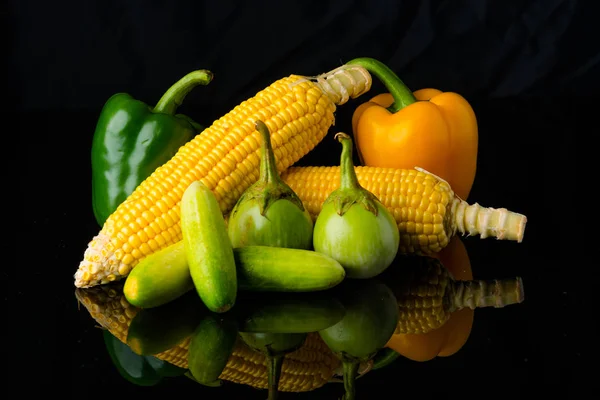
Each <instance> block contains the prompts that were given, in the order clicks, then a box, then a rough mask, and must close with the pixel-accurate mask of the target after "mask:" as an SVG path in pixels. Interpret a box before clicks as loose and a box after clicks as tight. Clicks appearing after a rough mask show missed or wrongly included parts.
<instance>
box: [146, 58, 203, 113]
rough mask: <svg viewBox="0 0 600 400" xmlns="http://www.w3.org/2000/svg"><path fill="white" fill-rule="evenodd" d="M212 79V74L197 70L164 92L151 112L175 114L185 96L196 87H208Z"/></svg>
mask: <svg viewBox="0 0 600 400" xmlns="http://www.w3.org/2000/svg"><path fill="white" fill-rule="evenodd" d="M212 79H213V74H212V72H210V71H208V70H206V69H199V70H197V71H192V72H190V73H189V74H187V75H185V76H184V77H183V78H181V79H180V80H178V81H177V82H175V84H174V85H173V86H171V87H170V88H169V90H167V91H166V92H165V94H163V96H162V97H161V98H160V100H159V101H158V103H157V104H156V107H154V110H153V111H154V112H155V113H162V114H169V115H173V114H175V111H177V107H179V106H180V105H181V103H183V100H184V99H185V96H187V95H188V93H189V92H191V90H192V89H193V88H195V87H196V86H198V85H208V84H209V83H210V82H211V81H212Z"/></svg>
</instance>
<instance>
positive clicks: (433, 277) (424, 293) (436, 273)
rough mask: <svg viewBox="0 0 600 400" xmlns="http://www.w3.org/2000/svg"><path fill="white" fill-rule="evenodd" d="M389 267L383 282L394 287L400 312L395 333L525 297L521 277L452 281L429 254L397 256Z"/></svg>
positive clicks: (424, 330) (421, 328)
mask: <svg viewBox="0 0 600 400" xmlns="http://www.w3.org/2000/svg"><path fill="white" fill-rule="evenodd" d="M390 268H391V271H390V275H389V277H388V278H387V279H386V282H388V283H389V285H390V286H391V287H392V289H393V290H394V293H395V295H396V299H397V300H398V309H399V312H400V318H399V320H398V326H397V327H396V333H417V334H418V333H427V332H429V331H432V330H434V329H437V328H439V327H441V326H442V325H443V324H444V323H445V322H446V321H447V320H448V319H449V318H450V315H451V314H452V313H453V312H454V311H457V310H460V309H462V308H465V307H468V308H471V309H475V308H479V307H497V308H500V307H504V306H507V305H510V304H516V303H520V302H522V301H523V300H524V292H523V281H522V280H521V278H520V277H516V278H509V279H494V280H490V281H484V280H471V281H455V280H454V278H453V277H452V274H451V273H450V271H448V269H446V267H444V266H443V265H442V263H441V262H440V261H439V260H438V259H436V258H432V257H417V256H404V257H400V259H399V260H397V262H396V263H395V264H394V265H393V266H392V267H390Z"/></svg>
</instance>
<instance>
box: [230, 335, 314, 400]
mask: <svg viewBox="0 0 600 400" xmlns="http://www.w3.org/2000/svg"><path fill="white" fill-rule="evenodd" d="M307 335H308V334H307V333H263V332H257V333H249V332H240V337H241V338H242V340H243V341H244V343H246V344H247V345H248V347H250V348H251V349H253V350H255V351H258V352H260V353H262V354H264V355H265V356H266V357H267V373H268V375H269V376H268V382H269V383H268V384H269V389H268V390H269V397H268V400H275V399H277V397H278V395H279V390H278V387H279V380H280V378H281V368H282V367H283V359H284V357H285V355H286V354H289V353H291V352H293V351H296V350H298V349H299V348H300V347H302V345H303V344H304V341H305V340H306V337H307Z"/></svg>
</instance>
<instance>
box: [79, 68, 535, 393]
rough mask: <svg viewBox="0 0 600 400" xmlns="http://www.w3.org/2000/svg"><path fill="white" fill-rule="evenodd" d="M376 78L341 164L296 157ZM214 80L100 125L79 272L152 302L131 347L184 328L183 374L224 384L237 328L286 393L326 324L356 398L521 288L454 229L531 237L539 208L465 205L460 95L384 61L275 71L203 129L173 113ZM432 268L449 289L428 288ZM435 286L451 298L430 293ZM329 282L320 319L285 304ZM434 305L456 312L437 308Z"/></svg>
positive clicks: (444, 348) (455, 341)
mask: <svg viewBox="0 0 600 400" xmlns="http://www.w3.org/2000/svg"><path fill="white" fill-rule="evenodd" d="M370 73H372V74H373V75H375V76H376V77H377V78H379V79H380V80H381V81H382V82H383V84H384V85H385V87H386V88H387V89H388V90H389V92H390V93H384V94H380V95H378V96H376V97H374V98H373V99H371V100H370V101H368V102H366V103H364V104H361V105H360V106H358V107H357V108H356V110H355V112H354V115H353V120H352V128H353V132H352V135H348V134H346V133H343V132H336V133H335V135H334V139H335V140H337V141H339V142H340V144H341V151H340V162H339V167H337V168H335V167H319V166H314V167H304V168H299V167H292V165H293V163H294V162H295V161H297V160H298V159H299V158H300V157H302V156H303V155H304V154H306V153H307V152H308V151H310V150H312V149H313V148H314V147H315V146H316V145H318V143H319V142H320V141H321V140H322V139H323V138H324V137H326V134H327V133H328V130H329V129H330V127H331V125H332V123H333V112H334V110H335V107H336V105H343V104H344V103H346V102H347V101H348V99H349V98H350V97H357V96H359V95H361V94H363V93H365V92H367V91H368V90H369V89H370V87H371V75H370ZM211 80H212V73H211V72H210V71H207V70H198V71H193V72H191V73H190V74H188V75H186V76H185V77H184V78H182V79H181V80H180V81H178V82H177V83H176V84H175V85H173V86H172V87H171V88H170V89H169V90H168V91H167V92H166V94H165V95H164V96H163V98H162V99H161V100H160V101H159V102H158V104H157V106H156V107H154V108H153V109H151V108H150V107H148V106H147V105H145V104H144V103H142V102H140V101H138V100H134V99H133V98H132V97H131V96H129V95H127V94H123V93H121V94H117V95H114V96H112V97H111V98H110V99H109V100H108V101H107V103H106V104H105V106H104V108H103V110H102V113H101V115H100V118H99V120H98V124H97V127H96V131H95V133H94V140H93V145H92V172H93V176H92V187H93V207H94V214H95V216H96V219H97V221H98V223H99V224H100V225H101V226H102V230H101V231H100V233H99V234H98V235H97V236H96V237H95V238H94V239H93V240H92V241H91V242H90V245H89V247H88V249H87V250H86V252H85V254H84V260H83V261H82V262H81V264H80V266H79V268H78V270H77V273H76V274H75V285H76V286H77V287H78V288H81V289H82V288H91V287H94V286H98V285H104V284H108V283H110V282H114V281H119V280H124V284H123V286H122V294H123V296H124V298H125V299H126V301H127V303H128V304H130V305H132V306H133V307H137V308H139V309H141V310H142V312H140V313H138V315H137V316H136V318H135V319H134V321H133V322H132V323H131V325H130V327H129V332H128V335H127V337H126V342H127V344H128V345H129V347H130V348H131V349H132V350H133V351H134V352H135V353H136V354H138V355H140V356H144V357H146V356H150V355H156V354H162V353H163V352H168V351H169V349H170V348H172V347H173V346H175V345H177V344H178V343H180V342H181V341H182V340H184V339H186V338H187V339H188V340H190V342H189V352H188V355H187V366H186V369H184V371H187V372H186V376H188V377H189V378H191V379H193V380H195V381H197V382H199V383H201V384H204V385H208V386H218V385H220V384H221V383H222V382H221V380H222V376H223V373H224V370H225V369H226V367H227V365H228V360H229V358H230V356H231V354H232V353H233V352H234V349H235V347H236V345H237V344H238V343H239V341H240V340H242V341H243V342H244V343H245V346H247V347H248V348H250V349H253V350H254V351H256V352H259V353H261V354H263V355H264V356H265V358H266V360H267V361H266V364H267V370H268V376H269V381H268V390H269V398H270V399H274V398H276V397H277V395H278V388H279V386H280V380H281V376H282V368H283V360H284V359H285V357H286V356H287V355H288V354H291V353H293V352H295V351H297V350H298V349H300V348H302V346H303V345H304V344H305V342H306V341H307V340H308V338H309V336H308V335H309V333H315V332H316V333H318V335H319V337H320V340H322V341H323V342H324V343H325V344H326V345H327V346H328V347H329V349H330V350H331V351H332V352H333V354H335V356H336V357H337V358H338V359H339V360H340V362H341V365H342V366H343V367H342V376H343V382H344V387H345V397H344V398H345V399H347V400H348V399H353V398H354V396H355V389H354V381H355V379H356V377H357V375H359V369H360V367H361V366H364V365H370V366H371V368H374V369H377V368H381V367H383V366H385V365H387V364H389V363H391V362H392V361H393V360H395V359H396V358H397V357H398V356H399V355H402V356H404V357H406V358H408V359H412V360H417V361H426V360H429V359H432V358H434V357H436V356H447V355H451V354H454V353H455V352H456V351H458V350H459V349H460V348H461V347H462V346H463V345H464V343H465V342H466V340H467V337H468V335H469V332H470V329H471V325H472V320H473V309H474V308H477V307H486V306H492V305H493V306H496V307H503V306H505V305H508V304H514V303H519V302H521V301H522V300H523V293H522V282H521V280H520V278H515V279H512V280H501V281H494V282H492V283H484V282H483V281H477V284H470V283H469V282H475V281H473V277H472V273H471V268H470V263H469V261H468V255H467V254H466V250H465V248H464V245H463V243H462V241H461V239H460V238H459V237H458V236H455V235H456V233H467V234H469V235H479V236H480V237H481V238H485V237H496V238H498V239H506V240H515V241H517V242H520V241H522V239H523V234H524V229H525V224H526V220H527V219H526V217H525V216H524V215H521V214H518V213H515V212H512V211H509V210H506V209H493V208H486V207H481V206H480V205H478V204H477V203H475V204H472V205H471V204H468V203H466V202H465V199H467V198H468V196H469V193H470V191H471V188H472V185H473V182H474V177H475V169H476V161H477V146H478V137H477V135H478V132H477V122H476V118H475V115H474V113H473V110H472V109H471V107H470V106H469V104H468V103H467V101H466V100H465V99H464V98H463V97H462V96H460V95H458V94H456V93H449V92H445V93H443V92H441V91H439V90H435V89H422V90H420V91H417V92H414V93H412V92H411V91H410V90H408V88H407V87H406V86H405V85H404V83H403V82H402V81H401V80H400V79H399V78H398V77H397V76H396V75H395V73H394V72H393V71H391V70H390V69H389V68H388V67H387V66H385V65H384V64H383V63H381V62H379V61H377V60H374V59H371V58H357V59H355V60H352V61H350V62H348V63H347V64H345V65H344V66H342V67H340V68H338V69H336V70H333V71H331V72H330V73H327V74H323V75H320V76H317V77H300V76H295V75H292V76H290V77H289V78H285V79H282V80H280V81H277V82H275V83H274V84H273V85H271V86H270V87H269V88H267V89H265V90H264V91H262V92H259V93H258V94H257V95H256V96H255V97H254V98H252V99H249V100H248V101H246V102H243V103H242V104H240V105H239V106H237V107H236V108H234V109H233V110H232V111H231V112H230V113H229V114H227V115H225V116H224V117H223V118H221V119H219V120H217V121H215V122H214V123H213V124H212V125H210V126H209V127H208V128H206V129H204V128H203V127H202V126H201V125H199V124H198V123H196V122H195V121H193V120H192V119H191V118H189V117H187V116H183V115H180V114H177V115H174V114H175V112H176V108H177V107H178V106H179V105H180V104H181V103H182V102H183V100H184V98H185V96H186V95H187V94H188V93H189V92H190V91H191V90H192V89H193V88H194V87H196V86H198V85H206V84H209V82H210V81H211ZM355 145H356V150H357V151H358V154H359V158H360V161H361V164H362V165H360V166H355V165H354V162H353V159H352V153H353V150H354V146H355ZM290 167H291V168H290ZM417 260H421V261H417ZM422 260H426V261H422ZM446 268H448V269H447V270H446ZM457 280H458V281H457ZM434 281H435V282H443V283H444V285H445V286H443V287H440V288H439V289H436V288H432V289H423V287H425V286H423V285H426V284H431V282H434ZM465 282H466V283H465ZM488 284H490V285H495V289H494V290H492V289H490V290H489V291H487V289H486V288H487V286H486V285H488ZM415 288H417V289H415ZM498 288H500V289H498ZM411 290H412V291H414V290H417V292H414V293H417V294H414V296H415V297H414V298H409V297H407V294H408V293H413V292H411ZM428 290H429V292H431V293H437V294H438V295H440V296H444V297H443V300H439V299H438V300H432V299H427V298H426V296H427V293H428ZM330 292H331V293H334V294H335V296H334V297H335V301H334V306H333V307H332V306H330V305H328V306H323V307H324V308H323V309H324V310H325V311H326V312H324V313H323V314H322V315H321V316H319V312H317V311H315V310H316V309H317V308H318V307H315V308H312V309H310V308H306V307H310V305H309V304H308V303H306V300H303V301H304V303H303V304H305V305H303V306H301V307H299V310H300V311H299V314H298V316H297V317H294V312H295V311H294V309H295V308H294V307H296V306H297V303H290V304H288V303H286V301H287V300H286V298H280V299H279V300H277V299H278V298H277V296H280V295H282V294H286V295H290V296H294V295H295V294H303V295H304V296H310V297H313V298H315V299H318V298H319V296H320V295H322V294H323V293H330ZM190 296H191V300H190ZM240 296H241V297H244V296H246V297H245V299H246V300H245V301H243V302H240ZM248 296H249V297H248ZM253 296H254V297H253ZM306 298H307V297H305V298H304V299H306ZM440 298H441V297H440ZM184 300H185V301H184ZM190 301H191V303H190ZM194 301H195V303H194ZM198 301H199V302H198ZM246 301H247V302H249V303H246ZM261 301H266V302H265V306H264V307H267V306H268V305H273V304H275V302H277V303H278V304H280V306H281V305H283V306H285V305H286V304H288V306H287V307H285V308H283V311H280V312H279V313H275V314H274V315H275V317H274V318H273V319H271V320H269V315H271V314H269V312H263V313H258V314H257V313H256V308H257V307H258V308H259V309H260V304H261ZM439 301H443V302H444V305H446V306H447V307H446V308H443V309H441V308H440V309H438V310H436V311H435V312H433V313H432V314H431V317H430V316H427V314H426V313H425V311H424V310H425V309H426V308H427V307H431V304H433V303H436V304H438V305H439V304H441V303H439ZM421 302H422V305H421V306H418V308H422V310H419V312H416V311H415V310H414V308H415V304H420V303H421ZM432 302H433V303H432ZM174 304H176V308H171V309H169V308H168V307H175V306H173V305H174ZM190 304H192V305H190ZM198 304H201V305H202V307H201V308H202V310H200V309H199V308H198ZM248 304H251V306H248ZM448 305H451V307H450V306H448ZM283 306H281V307H283ZM440 307H441V306H440ZM267 308H268V307H267ZM154 310H155V311H156V313H154V312H153V311H154ZM164 310H167V311H164ZM307 310H310V311H307ZM336 310H338V311H340V310H341V311H340V312H336ZM180 311H181V315H184V316H185V318H184V319H181V318H179V319H178V318H177V317H176V316H177V315H178V313H179V312H180ZM284 314H289V315H286V316H284ZM433 314H435V318H438V319H437V320H436V321H434V316H433ZM424 315H425V317H424ZM294 318H296V319H294ZM156 321H161V322H160V323H159V324H156ZM282 321H284V322H282ZM134 322H135V323H134ZM161 324H162V325H161ZM144 326H149V327H153V326H158V327H159V328H158V329H154V328H150V329H148V328H146V329H144ZM161 326H162V329H161V328H160V327H161ZM173 326H176V327H177V329H174V328H173ZM164 329H167V331H164ZM139 332H142V333H141V334H140V333H139ZM144 332H145V333H144ZM148 332H150V333H148ZM152 332H154V333H152ZM153 338H154V339H153ZM107 343H109V342H107ZM112 348H115V347H114V346H113V347H112ZM111 354H112V353H111ZM140 363H141V364H140V365H146V364H144V363H142V362H141V361H140ZM178 372H180V371H179V370H178ZM155 378H156V379H154V380H151V381H152V382H155V381H157V379H158V375H156V376H155ZM158 380H159V379H158Z"/></svg>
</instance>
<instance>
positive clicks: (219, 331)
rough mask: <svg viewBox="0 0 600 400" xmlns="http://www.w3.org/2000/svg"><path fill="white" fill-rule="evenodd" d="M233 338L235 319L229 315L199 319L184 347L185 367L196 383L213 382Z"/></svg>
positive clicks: (222, 365)
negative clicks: (186, 351) (185, 349)
mask: <svg viewBox="0 0 600 400" xmlns="http://www.w3.org/2000/svg"><path fill="white" fill-rule="evenodd" d="M237 338H238V325H237V322H236V321H235V319H232V318H230V316H229V315H219V314H215V313H211V314H209V315H208V316H206V317H205V318H203V319H202V321H200V323H199V324H198V327H197V328H196V330H195V331H194V333H193V335H192V338H191V340H190V346H189V348H188V369H189V370H190V373H191V375H192V377H193V378H194V380H195V381H196V382H198V383H200V384H203V385H207V386H215V385H217V383H218V382H219V380H220V379H219V376H220V375H221V373H222V372H223V370H224V369H225V366H226V365H227V361H228V360H229V357H230V356H231V354H232V353H233V348H234V346H235V342H236V340H237Z"/></svg>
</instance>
